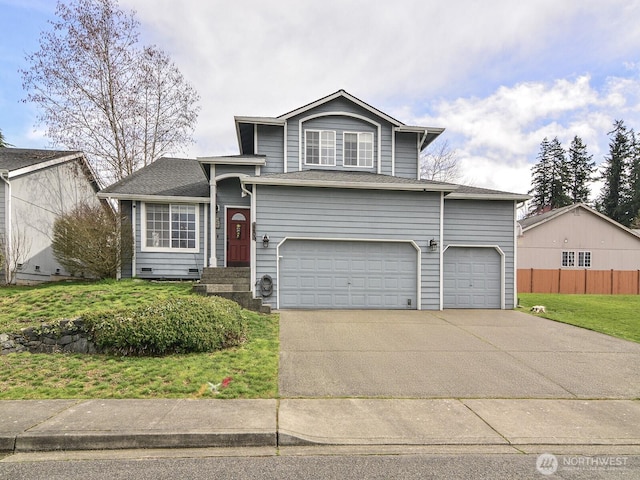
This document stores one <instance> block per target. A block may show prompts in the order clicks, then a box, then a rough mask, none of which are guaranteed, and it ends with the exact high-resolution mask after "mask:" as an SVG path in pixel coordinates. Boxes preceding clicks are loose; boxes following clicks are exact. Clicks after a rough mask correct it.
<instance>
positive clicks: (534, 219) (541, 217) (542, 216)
mask: <svg viewBox="0 0 640 480" xmlns="http://www.w3.org/2000/svg"><path fill="white" fill-rule="evenodd" d="M580 206H581V207H586V205H583V204H581V203H576V204H573V205H567V206H566V207H561V208H555V209H553V210H549V211H548V212H544V213H539V214H538V215H532V216H530V217H527V218H523V219H522V220H518V223H519V224H520V225H521V226H522V228H529V227H531V226H533V225H536V224H538V223H541V222H544V221H546V220H548V219H550V218H553V217H556V216H558V215H562V214H563V213H565V212H567V211H568V210H573V209H574V208H577V207H580Z"/></svg>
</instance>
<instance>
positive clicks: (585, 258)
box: [578, 252, 591, 268]
mask: <svg viewBox="0 0 640 480" xmlns="http://www.w3.org/2000/svg"><path fill="white" fill-rule="evenodd" d="M578 266H579V267H584V268H591V252H578Z"/></svg>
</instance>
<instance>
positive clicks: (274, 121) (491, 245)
mask: <svg viewBox="0 0 640 480" xmlns="http://www.w3.org/2000/svg"><path fill="white" fill-rule="evenodd" d="M235 125H236V132H237V137H238V145H239V150H240V153H239V155H237V156H225V157H203V158H197V159H173V158H171V159H170V158H162V159H159V160H157V161H156V162H154V163H153V164H151V165H149V166H148V167H145V168H143V169H142V170H140V171H138V172H136V173H134V174H133V175H131V176H130V177H128V178H125V179H124V180H122V181H120V182H118V183H116V184H114V185H112V186H110V187H108V188H106V189H105V190H103V191H102V192H101V193H100V194H99V196H100V197H102V198H110V199H117V200H118V201H119V203H120V208H121V211H122V213H123V215H125V216H127V217H129V218H131V219H133V220H134V221H133V222H132V224H133V227H134V228H133V230H134V233H133V234H134V238H135V245H136V248H135V252H134V255H133V257H132V258H131V259H127V260H128V261H127V263H126V265H125V267H124V268H123V271H122V276H123V277H141V278H166V279H171V278H183V279H189V278H191V279H200V278H201V277H203V278H204V276H205V274H206V271H207V269H210V268H214V267H217V268H226V269H229V268H234V267H245V268H248V269H249V271H250V277H251V288H252V292H253V295H254V296H256V297H264V301H265V303H268V304H270V305H271V306H273V307H274V308H281V309H283V308H372V309H374V308H375V309H392V308H402V309H435V310H437V309H442V308H512V307H513V306H514V302H515V298H516V295H515V288H516V287H515V282H516V279H515V238H516V227H515V225H516V206H517V203H518V202H522V201H524V200H526V199H527V198H528V197H527V196H526V195H521V194H513V193H507V192H499V191H495V190H487V189H480V188H474V187H468V186H461V185H454V184H449V183H442V182H434V181H427V180H421V179H420V175H419V171H420V166H419V156H420V152H421V151H422V150H423V149H425V148H426V147H427V146H428V145H429V144H430V143H431V142H432V141H433V140H434V139H435V138H437V137H438V135H440V134H441V133H442V131H443V129H442V128H430V127H420V126H409V125H405V124H404V123H402V122H400V121H398V120H396V119H395V118H392V117H391V116H389V115H387V114H385V113H383V112H381V111H379V110H377V109H376V108H374V107H372V106H370V105H368V104H367V103H365V102H363V101H362V100H359V99H358V98H356V97H354V96H353V95H350V94H349V93H347V92H345V91H344V90H340V91H338V92H336V93H333V94H331V95H329V96H327V97H324V98H321V99H319V100H317V101H315V102H312V103H310V104H308V105H305V106H303V107H300V108H297V109H295V110H293V111H291V112H289V113H286V114H284V115H280V116H278V117H247V116H239V117H236V118H235Z"/></svg>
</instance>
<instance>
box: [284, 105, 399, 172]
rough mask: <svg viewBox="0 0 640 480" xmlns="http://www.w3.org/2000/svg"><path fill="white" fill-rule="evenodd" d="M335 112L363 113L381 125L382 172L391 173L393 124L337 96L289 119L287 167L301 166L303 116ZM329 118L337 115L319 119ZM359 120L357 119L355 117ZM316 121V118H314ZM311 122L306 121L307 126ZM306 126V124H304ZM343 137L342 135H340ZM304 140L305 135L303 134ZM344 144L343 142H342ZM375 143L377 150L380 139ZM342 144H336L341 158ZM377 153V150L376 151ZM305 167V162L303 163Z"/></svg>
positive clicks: (292, 168)
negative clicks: (300, 144)
mask: <svg viewBox="0 0 640 480" xmlns="http://www.w3.org/2000/svg"><path fill="white" fill-rule="evenodd" d="M333 112H347V113H352V114H357V115H361V116H363V117H366V118H370V119H371V120H373V121H374V122H377V123H379V124H380V125H381V143H382V173H383V174H385V175H391V135H392V125H391V124H390V123H389V122H387V121H386V120H384V119H382V118H380V117H378V116H376V115H373V114H372V113H371V112H369V111H368V110H365V109H364V108H361V107H359V106H358V105H356V104H354V103H351V102H350V101H348V100H346V99H344V98H337V99H335V100H333V101H331V102H327V103H325V104H322V105H320V106H318V107H316V108H315V109H313V110H309V111H306V112H304V113H302V114H301V115H298V116H295V117H292V118H290V119H289V120H287V168H288V171H289V172H294V171H297V170H298V168H299V152H300V150H299V121H300V119H302V118H306V117H308V116H310V115H314V114H317V113H333ZM327 118H333V119H334V120H336V119H337V117H335V116H334V117H319V118H318V120H323V119H325V120H326V119H327ZM350 119H353V117H339V121H340V122H342V121H343V120H350ZM353 120H357V119H353ZM314 121H315V120H314ZM308 124H309V122H306V123H305V126H307V125H308ZM361 125H368V126H369V127H371V128H374V125H372V124H370V123H368V122H362V123H361ZM303 128H304V126H303ZM331 129H332V130H339V129H336V128H331ZM338 136H339V137H341V135H338ZM338 136H337V137H336V142H337V141H338ZM303 141H304V135H303ZM340 145H342V143H340ZM374 145H375V147H376V150H377V148H378V139H377V138H376V139H375V140H374ZM341 148H342V147H341V146H340V147H338V146H337V145H336V149H337V152H336V153H337V154H338V152H339V156H340V158H342V150H341ZM376 154H377V152H376ZM341 166H342V162H336V167H340V168H341ZM303 168H305V167H304V164H303ZM375 169H376V171H377V164H376V165H375Z"/></svg>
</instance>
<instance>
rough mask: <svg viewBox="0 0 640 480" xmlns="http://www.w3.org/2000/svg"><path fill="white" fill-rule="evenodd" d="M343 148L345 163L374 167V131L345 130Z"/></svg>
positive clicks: (353, 165) (346, 164) (352, 165)
mask: <svg viewBox="0 0 640 480" xmlns="http://www.w3.org/2000/svg"><path fill="white" fill-rule="evenodd" d="M343 150H344V152H343V160H342V163H343V165H345V166H351V167H373V133H370V132H345V133H344V139H343Z"/></svg>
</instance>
